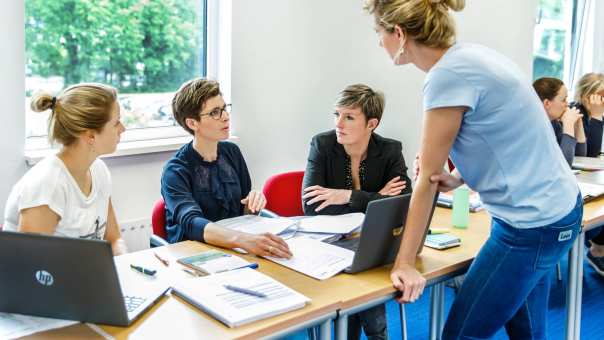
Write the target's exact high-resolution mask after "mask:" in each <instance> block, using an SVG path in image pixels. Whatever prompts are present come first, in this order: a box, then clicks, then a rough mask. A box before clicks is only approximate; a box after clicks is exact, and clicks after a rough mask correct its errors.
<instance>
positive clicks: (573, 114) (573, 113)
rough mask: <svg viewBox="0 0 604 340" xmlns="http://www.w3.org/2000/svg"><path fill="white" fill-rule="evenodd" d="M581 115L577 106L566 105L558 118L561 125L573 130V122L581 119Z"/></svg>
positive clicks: (575, 122)
mask: <svg viewBox="0 0 604 340" xmlns="http://www.w3.org/2000/svg"><path fill="white" fill-rule="evenodd" d="M581 117H583V115H582V114H581V112H580V111H579V110H578V109H577V108H575V107H568V108H566V111H564V113H563V114H562V117H560V120H561V121H562V126H564V127H568V129H572V130H573V131H574V129H575V124H577V122H580V121H581Z"/></svg>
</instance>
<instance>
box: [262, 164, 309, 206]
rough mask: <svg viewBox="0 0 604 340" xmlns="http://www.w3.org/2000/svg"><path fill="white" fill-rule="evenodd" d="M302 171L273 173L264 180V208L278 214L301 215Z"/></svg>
mask: <svg viewBox="0 0 604 340" xmlns="http://www.w3.org/2000/svg"><path fill="white" fill-rule="evenodd" d="M303 178H304V171H292V172H285V173H282V174H278V175H274V176H272V177H270V178H269V179H268V180H266V183H264V188H263V189H262V192H263V193H264V196H266V201H267V203H266V209H267V210H270V211H272V212H274V213H276V214H277V215H279V216H284V217H288V216H302V215H304V210H302V179H303Z"/></svg>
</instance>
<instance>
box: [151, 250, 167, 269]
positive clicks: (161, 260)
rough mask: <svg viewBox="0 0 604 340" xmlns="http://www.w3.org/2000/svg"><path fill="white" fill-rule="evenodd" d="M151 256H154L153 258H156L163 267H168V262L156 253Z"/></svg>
mask: <svg viewBox="0 0 604 340" xmlns="http://www.w3.org/2000/svg"><path fill="white" fill-rule="evenodd" d="M153 255H155V258H157V259H158V260H159V262H161V263H162V264H163V265H164V266H166V267H169V266H170V261H168V260H166V259H164V258H162V257H161V256H159V254H158V253H153Z"/></svg>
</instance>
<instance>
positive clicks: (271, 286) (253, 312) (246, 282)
mask: <svg viewBox="0 0 604 340" xmlns="http://www.w3.org/2000/svg"><path fill="white" fill-rule="evenodd" d="M225 285H231V286H237V287H240V288H243V289H247V290H252V291H254V292H258V293H261V294H263V295H265V297H258V296H254V295H249V294H245V293H240V292H235V291H232V290H229V289H227V288H225ZM172 292H173V293H175V294H176V295H178V296H180V297H182V298H183V299H185V300H186V301H187V302H189V303H190V304H192V305H194V306H196V307H197V308H199V309H201V310H202V311H204V312H206V313H208V314H210V315H212V316H213V317H214V318H216V319H217V320H219V321H220V322H222V323H224V324H225V325H227V326H229V327H237V326H239V325H243V324H246V323H249V322H253V321H256V320H260V319H265V318H268V317H271V316H274V315H278V314H282V313H285V312H288V311H291V310H295V309H299V308H302V307H304V306H305V305H306V303H308V302H310V299H309V298H307V297H306V296H304V295H302V294H300V293H298V292H296V291H295V290H293V289H291V288H289V287H287V286H285V285H283V284H281V283H280V282H278V281H276V280H274V279H272V278H271V277H269V276H267V275H264V274H262V273H260V272H258V271H256V270H253V269H249V268H244V269H239V270H234V271H230V272H225V273H221V274H215V275H210V276H205V277H200V278H195V279H190V280H187V281H183V282H180V283H178V284H176V285H175V286H174V287H172Z"/></svg>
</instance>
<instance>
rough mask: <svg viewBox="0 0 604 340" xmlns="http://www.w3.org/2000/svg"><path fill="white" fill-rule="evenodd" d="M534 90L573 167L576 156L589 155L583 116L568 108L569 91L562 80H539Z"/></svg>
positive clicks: (567, 159)
mask: <svg viewBox="0 0 604 340" xmlns="http://www.w3.org/2000/svg"><path fill="white" fill-rule="evenodd" d="M533 88H534V89H535V91H536V92H537V95H538V96H539V99H541V102H542V103H543V108H544V109H545V112H546V113H547V116H548V117H549V119H550V121H551V123H552V128H553V129H554V134H555V135H556V140H557V141H558V145H560V149H561V150H562V154H563V155H564V158H565V159H566V162H567V163H568V165H569V166H571V165H572V164H573V159H574V157H575V156H585V155H586V153H587V147H586V144H585V131H584V130H583V122H582V121H581V117H582V115H581V113H580V112H579V110H578V109H576V108H569V107H568V101H567V98H568V90H567V88H566V86H564V83H563V82H562V81H561V80H560V79H556V78H548V77H544V78H539V79H537V80H535V81H534V82H533Z"/></svg>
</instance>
